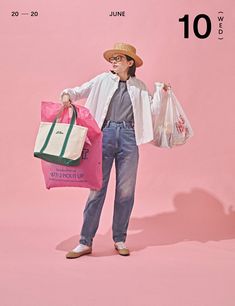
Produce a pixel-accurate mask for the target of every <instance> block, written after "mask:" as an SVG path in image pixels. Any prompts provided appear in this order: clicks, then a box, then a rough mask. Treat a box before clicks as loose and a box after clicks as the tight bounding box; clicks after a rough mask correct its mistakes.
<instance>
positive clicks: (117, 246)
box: [114, 241, 130, 256]
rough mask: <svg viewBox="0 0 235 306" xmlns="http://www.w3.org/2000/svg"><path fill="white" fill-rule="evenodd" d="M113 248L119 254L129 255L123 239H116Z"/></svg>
mask: <svg viewBox="0 0 235 306" xmlns="http://www.w3.org/2000/svg"><path fill="white" fill-rule="evenodd" d="M114 246H115V249H116V250H117V251H118V253H119V254H120V255H124V256H126V255H130V251H129V249H128V248H127V247H126V245H125V243H124V242H123V241H118V242H115V243H114Z"/></svg>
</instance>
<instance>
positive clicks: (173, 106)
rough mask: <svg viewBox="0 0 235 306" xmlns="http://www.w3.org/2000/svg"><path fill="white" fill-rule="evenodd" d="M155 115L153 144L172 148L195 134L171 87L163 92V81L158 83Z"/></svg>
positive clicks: (155, 95) (155, 96) (155, 94)
mask: <svg viewBox="0 0 235 306" xmlns="http://www.w3.org/2000/svg"><path fill="white" fill-rule="evenodd" d="M156 85H157V86H156V91H155V93H154V105H155V114H154V116H153V131H154V139H153V140H152V142H151V143H152V144H153V145H155V146H158V147H162V148H172V147H174V146H177V145H182V144H185V143H186V140H187V139H188V138H190V137H192V136H193V134H194V133H193V129H192V127H191V125H190V122H189V120H188V118H187V116H186V114H185V112H184V111H183V108H182V106H181V105H180V103H179V101H178V100H177V98H176V96H175V94H174V93H173V91H172V88H171V87H168V90H167V93H165V94H163V92H162V88H163V85H164V84H163V83H157V84H156Z"/></svg>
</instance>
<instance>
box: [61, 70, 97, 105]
mask: <svg viewBox="0 0 235 306" xmlns="http://www.w3.org/2000/svg"><path fill="white" fill-rule="evenodd" d="M102 75H103V73H102V74H99V75H97V76H96V77H94V78H93V79H91V80H90V81H88V82H86V83H83V84H82V85H80V86H75V87H73V88H65V89H64V90H63V91H62V92H61V93H60V100H61V101H62V96H63V94H65V93H66V94H68V95H69V97H70V100H71V101H72V102H74V101H77V100H79V99H84V98H87V97H88V96H89V94H90V92H91V89H92V87H93V85H94V84H95V83H96V81H97V80H98V79H99V78H100V77H101V76H102Z"/></svg>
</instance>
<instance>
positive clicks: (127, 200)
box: [60, 43, 167, 259]
mask: <svg viewBox="0 0 235 306" xmlns="http://www.w3.org/2000/svg"><path fill="white" fill-rule="evenodd" d="M103 56H104V58H105V59H106V60H107V61H108V62H110V63H111V65H112V70H110V71H108V72H104V73H101V74H99V75H98V76H96V77H95V78H93V79H92V80H90V81H88V82H86V83H84V84H82V85H81V86H76V87H74V88H66V89H64V90H63V91H62V92H61V94H60V99H61V101H62V102H63V104H64V106H65V107H70V106H71V103H73V102H74V101H77V100H79V99H81V98H87V101H86V103H85V107H87V108H88V109H89V110H90V112H91V114H92V115H93V116H94V118H95V120H96V121H97V123H98V125H99V127H100V128H101V130H102V133H103V142H102V173H103V182H102V187H101V189H100V190H92V189H90V194H89V197H88V199H87V202H86V205H85V208H84V212H83V225H82V228H81V232H80V240H79V245H78V246H76V247H75V248H74V249H73V250H71V251H69V252H68V253H67V254H66V258H69V259H71V258H77V257H80V256H82V255H85V254H90V253H92V243H93V238H94V236H95V234H96V231H97V229H98V226H99V221H100V216H101V212H102V208H103V204H104V201H105V197H106V192H107V187H108V182H109V178H110V173H111V169H112V165H113V162H114V161H115V170H116V189H115V200H114V213H113V223H112V233H113V241H114V247H115V249H116V250H117V251H118V253H119V254H120V255H123V256H127V255H130V251H129V249H128V248H127V246H126V243H125V242H126V238H127V230H128V225H129V220H130V216H131V212H132V209H133V205H134V198H135V186H136V177H137V169H138V161H139V148H138V146H139V145H140V144H143V143H147V142H149V141H151V140H152V139H153V125H152V113H153V111H154V102H153V99H152V96H151V95H150V93H149V91H148V90H147V87H146V85H145V84H144V83H143V82H142V81H141V80H140V79H137V78H136V75H135V72H136V68H137V67H140V66H141V65H142V64H143V61H142V59H141V58H140V57H139V56H138V55H137V54H136V48H135V47H134V46H132V45H130V44H127V43H115V44H114V47H113V49H110V50H106V51H105V52H104V53H103ZM163 89H164V90H167V85H166V84H165V83H164V87H163Z"/></svg>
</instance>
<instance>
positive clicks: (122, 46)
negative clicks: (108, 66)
mask: <svg viewBox="0 0 235 306" xmlns="http://www.w3.org/2000/svg"><path fill="white" fill-rule="evenodd" d="M115 53H121V54H124V55H129V56H130V57H132V58H133V59H134V60H135V64H136V67H140V66H141V65H143V61H142V59H141V58H140V57H139V56H138V55H137V54H136V48H135V47H133V46H132V45H129V44H126V43H116V44H114V47H113V49H110V50H106V51H105V52H104V53H103V56H104V58H105V59H106V60H107V61H109V58H110V57H111V56H113V54H115Z"/></svg>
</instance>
